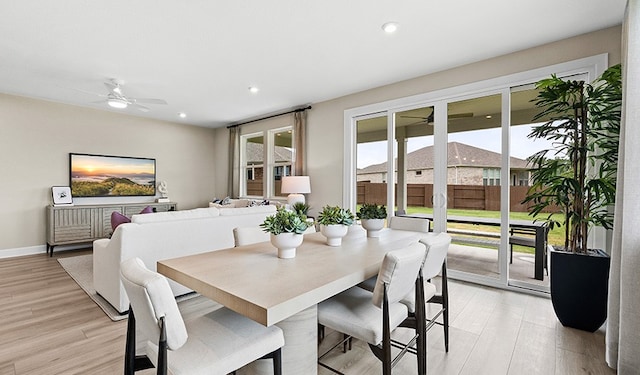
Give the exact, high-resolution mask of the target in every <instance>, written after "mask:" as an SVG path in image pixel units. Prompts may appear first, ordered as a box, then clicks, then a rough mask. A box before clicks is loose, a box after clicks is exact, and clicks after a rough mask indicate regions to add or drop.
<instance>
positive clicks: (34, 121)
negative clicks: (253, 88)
mask: <svg viewBox="0 0 640 375" xmlns="http://www.w3.org/2000/svg"><path fill="white" fill-rule="evenodd" d="M214 140H215V135H214V131H213V130H212V129H208V128H202V127H195V126H185V125H180V124H176V123H170V122H162V121H157V120H150V119H143V118H141V117H134V116H126V115H122V114H119V113H114V112H109V111H99V110H94V109H88V108H83V107H76V106H70V105H65V104H59V103H53V102H47V101H42V100H37V99H29V98H23V97H18V96H12V95H4V94H0V176H1V177H0V179H1V180H0V181H1V183H0V197H1V198H0V207H1V208H2V209H0V228H1V229H0V230H1V232H0V233H1V235H0V257H3V256H5V255H7V254H19V253H21V252H27V251H42V252H43V253H44V251H45V250H44V249H45V247H44V244H45V242H46V238H45V206H47V205H48V204H50V203H51V198H50V195H51V186H54V185H62V186H67V185H68V184H69V153H70V152H79V153H89V154H104V155H118V156H137V157H147V158H155V159H156V172H157V180H158V181H163V180H164V181H167V184H168V187H169V197H170V198H171V200H172V201H175V202H178V208H179V209H188V208H194V207H205V206H206V205H207V202H208V200H209V199H211V198H212V197H213V195H215V192H214V190H215V186H214V178H215V168H216V153H215V150H214V145H215V142H214ZM147 201H153V198H152V197H127V198H115V197H114V198H77V199H75V203H76V204H82V203H84V204H89V203H105V202H106V203H110V202H113V203H116V202H117V203H121V202H147Z"/></svg>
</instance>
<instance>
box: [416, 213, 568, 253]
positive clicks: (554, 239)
mask: <svg viewBox="0 0 640 375" xmlns="http://www.w3.org/2000/svg"><path fill="white" fill-rule="evenodd" d="M407 213H409V214H412V213H426V214H431V213H433V209H431V208H428V207H408V208H407ZM447 214H448V215H451V216H474V217H487V218H500V212H499V211H482V210H460V209H449V210H447ZM555 215H560V214H555ZM509 217H510V218H511V219H513V220H533V219H534V218H533V217H531V216H529V214H528V213H526V212H511V213H510V214H509ZM448 226H449V227H450V228H456V229H469V230H476V231H483V232H500V227H496V226H491V225H471V224H457V223H450V224H449V225H448ZM549 244H551V245H563V244H564V227H556V228H554V229H553V230H551V231H549ZM513 248H514V250H515V251H518V252H523V253H531V254H533V253H534V249H533V248H530V247H525V246H514V247H513Z"/></svg>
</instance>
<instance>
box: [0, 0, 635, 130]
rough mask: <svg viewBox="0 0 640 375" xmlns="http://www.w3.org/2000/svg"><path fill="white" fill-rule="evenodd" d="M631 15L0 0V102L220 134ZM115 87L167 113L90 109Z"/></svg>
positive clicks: (333, 1)
mask: <svg viewBox="0 0 640 375" xmlns="http://www.w3.org/2000/svg"><path fill="white" fill-rule="evenodd" d="M625 4H626V0H606V1H603V0H562V1H558V0H536V1H513V0H484V1H477V0H456V1H447V0H440V1H436V0H375V1H371V0H349V1H345V0H324V1H321V0H316V1H304V0H303V1H301V0H272V1H265V0H243V1H222V0H189V1H184V0H182V1H178V0H135V1H131V0H109V1H95V0H58V1H43V0H0V92H4V93H9V94H16V95H22V96H27V97H35V98H41V99H46V100H52V101H56V102H62V103H69V104H74V105H80V106H85V107H92V108H98V109H104V110H113V111H120V112H124V113H128V114H132V115H137V116H145V117H150V118H154V119H161V120H167V121H173V122H183V123H187V124H192V125H199V126H209V127H218V126H224V125H227V124H229V123H232V122H238V121H242V120H246V119H251V118H254V117H256V116H260V115H263V114H267V113H273V112H277V111H281V110H285V109H290V108H293V107H296V106H299V105H303V104H307V103H314V102H320V101H324V100H328V99H332V98H336V97H340V96H343V95H347V94H351V93H354V92H358V91H362V90H366V89H369V88H373V87H377V86H381V85H385V84H389V83H393V82H397V81H401V80H405V79H409V78H413V77H417V76H421V75H424V74H428V73H432V72H436V71H440V70H444V69H448V68H452V67H454V66H459V65H463V64H468V63H471V62H474V61H480V60H484V59H487V58H490V57H494V56H499V55H503V54H506V53H510V52H513V51H517V50H522V49H526V48H529V47H533V46H536V45H540V44H544V43H548V42H552V41H555V40H560V39H564V38H567V37H570V36H575V35H579V34H583V33H586V32H590V31H594V30H599V29H602V28H606V27H610V26H614V25H617V24H620V23H621V22H622V18H623V13H624V6H625ZM388 21H397V22H398V23H399V24H400V27H399V29H398V31H397V32H396V33H395V34H392V35H388V34H385V33H384V32H383V31H382V29H381V26H382V24H383V23H385V22H388ZM109 78H115V79H119V80H122V81H124V86H123V91H124V93H125V95H127V96H132V97H141V98H161V99H164V100H166V101H167V102H168V104H167V105H157V104H156V105H154V104H150V105H148V107H149V108H150V111H149V112H146V113H144V112H141V111H139V110H137V109H134V108H127V109H125V110H115V109H111V108H110V107H108V106H107V105H106V104H105V103H99V104H96V103H92V102H94V101H97V100H100V99H101V98H100V97H98V96H97V95H91V94H88V93H86V92H83V91H87V92H94V93H99V94H106V93H107V89H106V87H105V86H104V85H103V82H104V81H105V80H107V79H109ZM254 85H255V86H257V87H259V88H260V91H259V92H258V93H257V94H250V93H249V92H248V87H249V86H254ZM78 90H82V91H78ZM178 112H185V113H186V114H187V118H186V119H179V118H178V116H177V113H178Z"/></svg>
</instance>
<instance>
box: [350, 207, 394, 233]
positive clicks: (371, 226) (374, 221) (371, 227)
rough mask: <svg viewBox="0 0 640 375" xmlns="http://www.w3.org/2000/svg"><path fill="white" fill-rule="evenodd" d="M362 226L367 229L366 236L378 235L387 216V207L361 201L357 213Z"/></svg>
mask: <svg viewBox="0 0 640 375" xmlns="http://www.w3.org/2000/svg"><path fill="white" fill-rule="evenodd" d="M357 216H358V219H360V222H361V223H362V227H363V228H364V229H366V230H367V237H379V236H380V231H381V230H382V228H383V227H384V220H385V219H386V218H387V208H386V207H385V206H384V205H380V206H378V205H377V204H375V203H363V204H362V206H360V210H358V213H357Z"/></svg>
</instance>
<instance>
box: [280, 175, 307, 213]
mask: <svg viewBox="0 0 640 375" xmlns="http://www.w3.org/2000/svg"><path fill="white" fill-rule="evenodd" d="M280 191H281V192H282V193H289V196H288V197H287V204H288V205H289V206H293V205H294V204H296V203H298V202H301V203H304V201H305V200H304V195H303V194H308V193H311V182H310V181H309V176H285V177H282V187H281V189H280Z"/></svg>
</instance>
